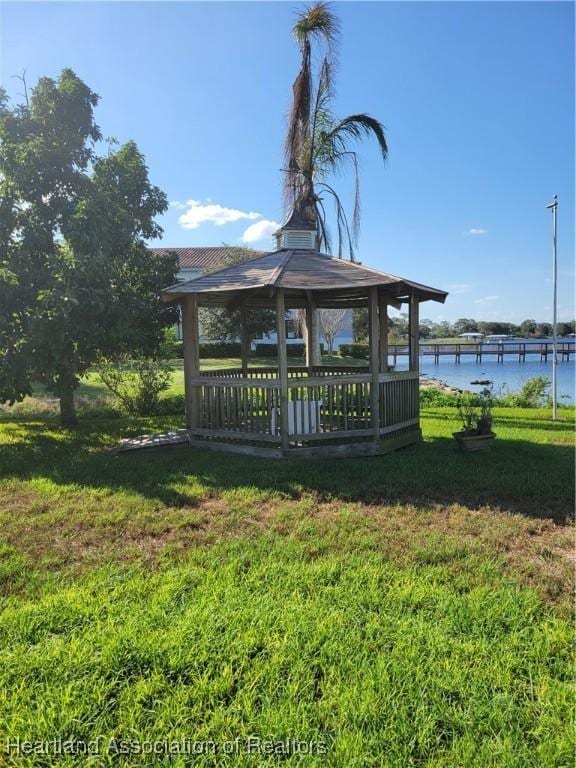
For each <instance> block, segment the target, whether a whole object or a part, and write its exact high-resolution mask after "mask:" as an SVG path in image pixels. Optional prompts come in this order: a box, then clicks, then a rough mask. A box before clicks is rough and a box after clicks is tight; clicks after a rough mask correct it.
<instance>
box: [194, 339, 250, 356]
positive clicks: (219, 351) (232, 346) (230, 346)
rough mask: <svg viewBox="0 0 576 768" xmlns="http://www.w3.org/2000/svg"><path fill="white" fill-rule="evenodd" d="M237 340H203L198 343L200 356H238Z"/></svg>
mask: <svg viewBox="0 0 576 768" xmlns="http://www.w3.org/2000/svg"><path fill="white" fill-rule="evenodd" d="M240 355H241V352H240V342H239V341H204V342H202V343H201V344H200V357H215V358H222V357H240Z"/></svg>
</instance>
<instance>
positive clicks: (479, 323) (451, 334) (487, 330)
mask: <svg viewBox="0 0 576 768" xmlns="http://www.w3.org/2000/svg"><path fill="white" fill-rule="evenodd" d="M389 326H390V341H391V342H394V341H405V340H406V339H407V338H408V315H407V314H406V313H401V314H400V315H398V316H397V317H391V318H390V320H389ZM575 332H576V321H574V320H571V321H570V322H560V323H558V324H557V333H558V335H559V336H568V335H569V334H571V333H575ZM353 333H354V340H355V341H359V342H362V341H366V340H367V337H368V310H363V309H362V310H356V311H355V312H354V320H353ZM463 333H482V334H484V335H485V336H489V335H491V334H505V335H506V336H517V337H520V338H536V339H544V338H549V337H550V336H552V323H546V322H537V321H536V320H531V319H528V320H523V321H522V322H521V323H519V324H516V323H504V322H501V321H489V320H474V319H473V318H465V317H462V318H460V319H459V320H456V321H455V322H454V323H451V322H449V321H448V320H442V321H441V322H438V323H435V322H433V321H432V320H425V319H424V320H421V321H420V325H419V334H420V338H421V339H450V338H457V337H459V336H461V334H463Z"/></svg>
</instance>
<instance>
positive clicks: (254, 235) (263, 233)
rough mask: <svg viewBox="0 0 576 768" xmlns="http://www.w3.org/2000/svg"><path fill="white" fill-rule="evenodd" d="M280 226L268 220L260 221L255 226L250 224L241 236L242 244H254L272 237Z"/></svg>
mask: <svg viewBox="0 0 576 768" xmlns="http://www.w3.org/2000/svg"><path fill="white" fill-rule="evenodd" d="M279 226H280V225H279V224H278V223H277V222H276V221H269V220H268V219H262V221H257V222H256V223H255V224H250V226H249V227H248V229H245V230H244V234H243V235H242V242H243V243H256V242H257V241H258V240H265V239H266V238H268V237H272V235H273V234H274V232H276V230H277V229H278V227H279Z"/></svg>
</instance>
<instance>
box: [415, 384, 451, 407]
mask: <svg viewBox="0 0 576 768" xmlns="http://www.w3.org/2000/svg"><path fill="white" fill-rule="evenodd" d="M420 405H431V406H435V405H439V406H440V405H442V406H443V405H449V406H452V407H454V408H455V407H456V406H457V405H458V396H457V395H456V394H453V393H452V392H443V391H442V390H441V389H436V387H423V388H422V389H421V390H420Z"/></svg>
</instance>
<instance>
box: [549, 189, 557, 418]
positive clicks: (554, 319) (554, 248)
mask: <svg viewBox="0 0 576 768" xmlns="http://www.w3.org/2000/svg"><path fill="white" fill-rule="evenodd" d="M546 208H550V209H551V210H552V256H553V262H552V283H553V285H554V306H553V311H552V418H553V419H554V420H556V416H557V408H558V382H557V378H556V367H557V365H558V354H557V347H558V341H557V325H558V252H557V237H556V233H557V223H558V195H554V197H553V200H552V202H551V203H550V205H547V206H546Z"/></svg>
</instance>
